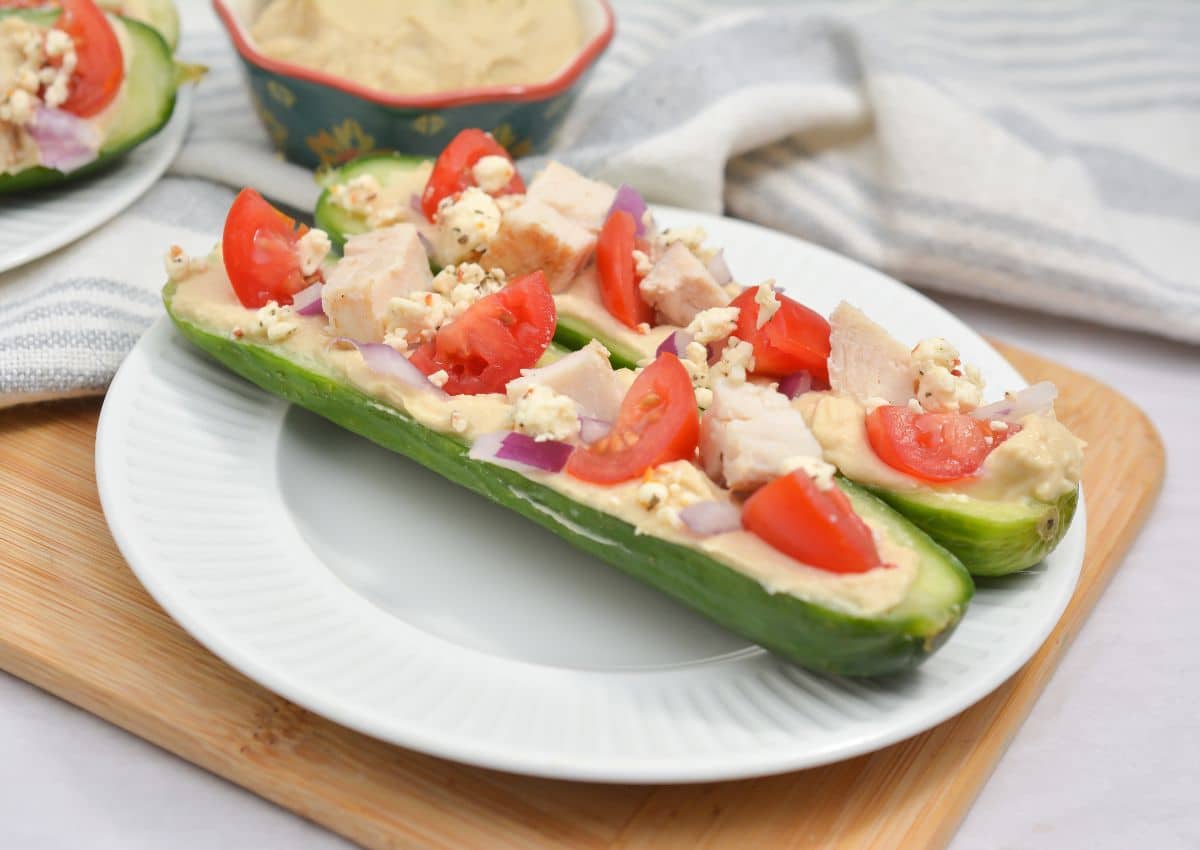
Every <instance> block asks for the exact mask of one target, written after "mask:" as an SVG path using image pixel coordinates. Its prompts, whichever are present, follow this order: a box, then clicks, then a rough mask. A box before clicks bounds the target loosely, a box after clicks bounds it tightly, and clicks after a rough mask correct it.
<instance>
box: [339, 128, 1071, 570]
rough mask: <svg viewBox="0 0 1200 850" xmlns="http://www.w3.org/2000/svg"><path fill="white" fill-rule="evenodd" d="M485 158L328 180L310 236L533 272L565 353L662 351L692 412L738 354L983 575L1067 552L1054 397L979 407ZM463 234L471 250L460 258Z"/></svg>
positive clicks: (932, 366)
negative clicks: (401, 234)
mask: <svg viewBox="0 0 1200 850" xmlns="http://www.w3.org/2000/svg"><path fill="white" fill-rule="evenodd" d="M472 133H474V135H472ZM489 141H490V140H488V139H487V137H485V136H482V134H478V131H468V133H465V134H464V135H463V136H462V137H460V138H459V139H456V140H455V141H454V142H452V143H451V145H450V146H448V147H447V149H446V150H445V151H444V152H443V153H442V155H441V156H439V158H438V160H437V161H436V163H434V164H433V165H429V164H428V163H425V162H422V161H420V160H412V159H406V158H402V157H372V158H367V159H364V160H361V161H359V162H357V163H351V164H349V165H347V166H345V167H344V168H343V169H342V170H341V171H339V172H335V173H334V174H333V175H331V177H330V183H329V189H328V190H327V191H326V193H325V195H323V196H322V198H321V203H320V205H319V206H318V216H317V220H318V224H319V225H320V226H322V227H327V228H330V229H331V234H332V238H333V239H334V240H335V241H337V240H339V239H344V238H345V237H346V235H347V234H352V233H353V234H363V233H366V232H368V231H370V230H371V229H372V228H374V227H380V226H386V225H387V224H389V223H391V222H393V221H408V222H412V223H413V224H414V226H416V227H418V228H420V229H421V231H422V235H423V238H424V239H425V240H426V242H427V244H428V245H429V246H430V247H431V252H432V254H433V256H435V257H439V256H440V255H442V254H448V256H445V257H442V258H441V260H442V261H443V262H451V261H461V258H463V257H465V258H467V259H469V260H470V261H472V262H478V263H479V264H480V265H481V266H483V267H485V268H492V267H499V268H503V270H504V271H505V272H507V273H509V274H520V273H523V272H528V271H532V270H534V269H541V270H543V271H545V272H546V274H547V279H548V281H549V282H550V286H551V289H552V290H553V294H554V301H555V306H556V309H557V314H558V325H557V329H556V332H555V339H556V341H557V342H558V343H559V344H561V345H562V346H564V347H566V348H568V349H579V348H582V347H583V346H585V345H587V344H588V343H589V342H590V341H592V340H596V341H599V342H601V343H602V344H603V345H604V346H605V347H606V348H607V350H608V351H609V353H610V356H611V358H612V362H613V364H614V365H616V366H619V367H626V368H633V367H635V366H636V365H637V364H639V363H645V362H648V361H649V360H651V359H653V358H654V357H655V356H656V355H657V354H658V353H660V352H662V351H668V352H671V353H673V354H675V355H677V356H678V357H679V358H680V360H681V362H682V363H683V365H684V366H685V368H686V369H687V370H688V372H689V375H690V376H691V378H692V381H693V385H694V387H695V391H696V397H697V402H698V404H699V406H700V407H701V408H708V407H709V406H710V404H711V403H712V399H713V385H714V382H715V381H716V380H718V379H719V378H720V377H721V376H722V375H725V374H727V373H728V364H726V363H724V360H725V359H727V358H725V355H723V354H721V355H720V359H718V355H719V353H720V352H723V351H729V352H732V353H734V354H736V353H737V352H738V351H739V350H740V349H741V348H743V347H745V348H747V351H748V353H747V356H748V358H749V361H748V362H747V363H746V364H745V366H746V368H747V370H748V371H749V373H750V374H751V376H752V377H753V378H755V379H757V380H759V381H773V382H777V383H778V386H779V389H780V390H781V391H783V392H785V394H786V395H787V396H788V397H789V398H792V399H793V404H794V406H795V407H796V408H797V409H798V410H800V411H802V413H803V416H804V418H805V421H806V423H807V425H808V427H809V428H810V429H811V431H812V434H813V436H814V437H815V439H816V441H817V442H818V443H819V444H820V447H821V450H822V453H823V459H824V460H825V461H827V462H829V463H831V464H833V465H834V466H836V467H837V468H838V470H839V471H840V472H841V473H842V474H843V475H844V476H846V477H847V478H849V479H851V480H854V481H856V482H858V483H860V484H862V485H864V486H866V487H869V488H870V489H871V490H872V491H873V492H875V493H876V494H877V495H879V496H880V497H881V498H883V499H885V500H886V501H888V502H889V503H890V504H892V505H893V506H894V507H895V508H896V509H897V510H899V511H901V512H902V513H905V514H906V515H908V516H909V517H910V518H911V519H912V520H913V521H914V522H916V523H917V524H918V525H920V526H921V527H922V528H923V529H925V530H926V531H927V532H928V533H929V534H930V535H931V536H932V537H933V538H934V539H935V540H937V541H938V542H939V543H941V544H942V545H944V546H946V547H947V548H948V549H950V550H951V551H953V552H954V553H955V554H956V555H958V556H959V557H960V558H961V559H962V560H963V562H964V563H965V564H966V566H967V568H968V569H969V570H970V571H971V572H973V573H975V574H977V575H987V576H991V575H1003V574H1006V573H1010V572H1014V571H1017V570H1021V569H1024V568H1026V567H1029V566H1031V565H1033V564H1035V563H1037V562H1039V561H1040V560H1041V559H1042V558H1044V557H1045V556H1046V555H1047V554H1049V553H1050V552H1051V551H1053V549H1054V547H1055V546H1056V545H1057V544H1058V542H1059V541H1060V540H1061V539H1062V537H1063V535H1064V534H1065V533H1066V531H1067V529H1068V527H1069V525H1070V522H1071V519H1072V517H1073V516H1074V512H1075V507H1076V504H1077V501H1078V497H1079V496H1078V482H1079V475H1080V471H1081V462H1082V443H1081V442H1080V441H1079V440H1077V439H1076V438H1075V437H1074V436H1073V435H1071V433H1070V432H1069V431H1068V430H1067V429H1066V428H1065V427H1064V426H1062V425H1061V424H1060V423H1059V422H1058V421H1057V420H1056V419H1055V418H1054V413H1053V405H1052V401H1053V391H1052V388H1050V390H1049V392H1050V395H1049V397H1047V389H1046V388H1041V389H1033V390H1027V391H1022V392H1021V393H1016V394H1013V393H1009V394H1007V395H1006V397H1005V399H1003V400H1001V401H1000V402H996V403H994V404H991V405H984V404H983V382H982V379H981V378H980V377H979V375H978V373H977V372H976V371H974V370H973V369H972V368H971V367H970V366H969V365H964V364H962V363H961V361H959V359H958V356H957V352H956V351H955V350H954V348H953V345H952V344H951V343H950V342H949V341H947V340H942V339H938V338H931V339H926V340H923V341H921V342H920V343H919V344H918V345H917V346H916V348H915V349H911V350H910V349H909V348H908V347H907V346H904V345H902V344H901V343H899V342H898V341H897V340H895V339H894V338H892V337H891V336H890V334H888V333H887V331H885V330H884V329H883V328H881V327H880V326H879V325H877V324H875V323H874V322H872V321H871V320H870V319H868V318H867V317H866V316H865V315H864V314H863V313H861V312H860V311H858V310H856V309H854V308H852V307H850V306H849V305H843V306H842V307H840V308H839V309H838V310H837V311H835V313H834V314H833V315H832V316H831V317H829V319H828V320H827V319H826V318H825V317H823V316H820V315H818V314H817V313H815V312H814V311H812V310H810V309H808V308H807V307H805V306H804V305H802V304H799V303H797V302H796V301H794V300H792V299H790V298H788V297H786V296H784V295H781V294H779V293H778V292H776V291H775V290H774V288H773V286H772V283H773V282H772V281H765V282H760V283H759V284H758V285H757V286H751V287H742V286H740V285H738V284H736V283H734V282H733V274H732V273H731V271H730V269H729V268H728V266H727V265H726V264H725V262H724V259H723V254H722V252H721V250H720V249H719V248H717V247H714V246H711V245H709V244H707V236H706V234H705V233H704V231H703V230H701V229H699V228H676V229H674V230H665V231H662V230H659V229H658V228H657V227H656V225H655V223H654V220H653V217H652V216H651V215H650V214H649V213H648V211H647V208H646V205H645V203H644V202H643V201H642V200H641V198H640V197H639V196H638V195H637V193H636V192H635V191H634V190H632V189H631V188H630V187H628V186H622V187H612V186H608V185H606V184H603V183H599V182H597V181H594V180H589V179H587V178H585V177H583V176H582V175H579V174H576V173H575V172H573V171H571V169H569V168H567V167H565V166H563V165H560V164H558V163H553V162H552V163H550V164H549V165H547V166H546V168H545V169H544V170H543V171H542V172H540V173H539V174H538V175H537V176H536V177H535V178H534V179H533V180H532V182H531V183H530V184H529V187H528V189H526V188H525V187H524V185H523V183H522V184H519V185H518V182H519V178H515V179H514V180H510V179H509V178H510V176H511V175H512V174H513V171H512V168H511V166H510V165H508V164H507V159H506V158H505V157H504V156H503V155H502V154H503V152H502V151H499V152H498V151H497V149H496V147H495V144H494V142H491V143H490V144H491V146H492V147H488V145H489ZM406 198H407V203H405V199H406ZM473 211H474V212H480V211H482V212H481V214H480V215H473V214H472V212H473ZM464 228H465V229H467V230H469V231H470V233H471V236H470V238H468V239H465V241H464V244H463V245H462V246H461V247H460V246H459V244H458V243H459V241H462V240H463V237H462V236H461V232H460V231H462V230H463V229H464ZM1014 399H1015V400H1014Z"/></svg>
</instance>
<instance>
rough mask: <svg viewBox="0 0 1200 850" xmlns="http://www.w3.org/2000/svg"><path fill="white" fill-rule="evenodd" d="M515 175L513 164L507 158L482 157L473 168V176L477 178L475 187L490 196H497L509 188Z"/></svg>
mask: <svg viewBox="0 0 1200 850" xmlns="http://www.w3.org/2000/svg"><path fill="white" fill-rule="evenodd" d="M515 173H516V169H515V168H514V167H513V164H512V162H511V161H510V160H509V159H508V157H505V156H485V157H480V159H479V161H478V162H476V163H475V165H474V166H473V167H472V168H471V176H473V177H474V178H475V185H477V186H478V187H479V188H480V189H482V190H483V191H485V192H487V193H488V194H489V195H492V194H495V193H497V192H499V191H500V190H501V189H503V188H504V187H505V186H507V185H508V183H509V181H510V180H512V179H513V175H514V174H515Z"/></svg>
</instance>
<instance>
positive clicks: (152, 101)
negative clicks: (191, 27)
mask: <svg viewBox="0 0 1200 850" xmlns="http://www.w3.org/2000/svg"><path fill="white" fill-rule="evenodd" d="M6 14H14V15H18V14H19V15H25V16H27V17H30V18H34V19H38V18H42V19H45V20H46V21H47V22H51V21H53V20H55V19H56V17H57V14H58V13H57V12H46V11H44V10H37V11H34V12H24V11H12V12H0V17H3V16H4V15H6ZM121 22H122V23H123V24H124V25H125V27H126V30H127V31H128V33H129V36H130V39H131V41H132V43H133V45H134V53H135V55H134V57H133V64H132V65H131V66H130V68H129V73H128V76H127V80H128V82H127V85H129V86H130V87H131V88H130V89H129V90H128V91H127V92H126V93H125V103H124V104H123V105H122V112H121V113H119V114H118V116H117V117H116V118H115V119H114V121H113V124H112V125H111V127H110V130H111V129H115V131H116V132H111V133H110V135H109V136H108V137H107V138H106V139H105V140H104V144H103V145H102V146H101V148H100V152H99V155H98V156H97V157H96V159H95V160H93V161H92V162H89V163H88V164H87V165H85V166H83V167H82V168H78V169H76V170H75V171H72V172H70V173H69V174H68V173H64V172H62V171H58V170H57V169H53V168H46V167H45V166H41V165H38V166H35V167H33V168H26V169H25V170H24V171H19V172H17V173H15V174H0V195H4V194H10V193H14V192H26V191H30V190H33V189H43V188H45V187H47V186H57V185H59V184H62V183H66V182H68V181H71V180H77V179H79V178H81V177H86V176H87V175H89V174H93V173H95V172H97V171H102V170H103V169H105V168H107V167H108V166H110V165H112V164H113V163H114V162H115V161H116V160H117V159H118V158H119V157H121V156H122V155H123V154H125V153H128V152H129V151H130V150H132V149H133V148H135V147H137V146H138V145H139V144H141V143H142V142H144V141H145V140H146V139H148V138H150V137H151V136H153V135H154V134H156V133H157V132H158V131H159V130H161V129H162V128H163V126H165V125H166V123H167V121H169V120H170V118H171V114H172V113H173V112H174V111H175V89H176V86H177V73H176V70H175V60H174V59H173V58H172V56H171V48H170V47H169V46H168V45H167V43H166V41H164V40H163V37H162V35H161V34H160V33H159V32H158V31H157V30H156V29H154V28H153V27H151V26H148V25H146V24H143V23H140V22H139V21H134V20H131V19H129V18H121ZM135 86H136V87H137V89H138V90H137V91H135V90H134V87H135Z"/></svg>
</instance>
